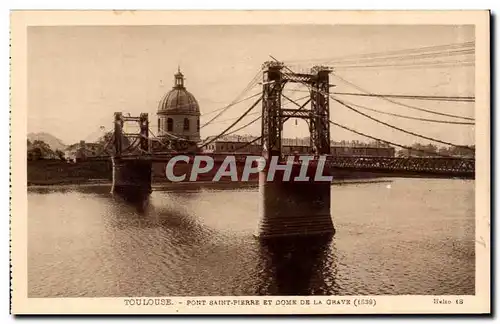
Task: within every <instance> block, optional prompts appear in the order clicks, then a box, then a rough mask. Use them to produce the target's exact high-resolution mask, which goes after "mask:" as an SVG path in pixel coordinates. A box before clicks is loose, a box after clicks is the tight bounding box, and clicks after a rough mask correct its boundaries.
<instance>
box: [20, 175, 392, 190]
mask: <svg viewBox="0 0 500 324" xmlns="http://www.w3.org/2000/svg"><path fill="white" fill-rule="evenodd" d="M390 182H393V180H391V179H386V178H385V179H383V178H380V179H350V180H349V179H345V180H334V181H332V183H331V185H332V186H343V185H354V184H370V183H390ZM111 185H112V184H111V182H110V181H106V180H95V181H94V182H91V181H87V182H81V183H51V184H28V191H29V190H32V191H36V190H38V189H40V190H46V189H49V190H59V189H60V190H72V189H74V190H76V189H87V188H95V187H101V188H108V189H109V188H111ZM258 187H259V183H258V181H248V182H229V181H220V182H212V181H199V182H175V183H172V182H170V183H167V182H164V183H153V184H152V189H153V191H178V190H183V191H185V190H197V189H205V190H235V189H250V188H258Z"/></svg>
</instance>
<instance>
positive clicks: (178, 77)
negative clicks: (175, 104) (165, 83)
mask: <svg viewBox="0 0 500 324" xmlns="http://www.w3.org/2000/svg"><path fill="white" fill-rule="evenodd" d="M174 77H175V83H174V89H184V74H182V72H181V68H180V66H178V67H177V73H176V74H175V75H174Z"/></svg>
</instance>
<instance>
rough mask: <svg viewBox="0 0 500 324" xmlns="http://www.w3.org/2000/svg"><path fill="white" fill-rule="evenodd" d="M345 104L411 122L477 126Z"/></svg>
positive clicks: (469, 123)
mask: <svg viewBox="0 0 500 324" xmlns="http://www.w3.org/2000/svg"><path fill="white" fill-rule="evenodd" d="M344 102H346V103H348V104H350V105H351V106H354V107H358V108H361V109H365V110H369V111H373V112H376V113H379V114H384V115H389V116H394V117H400V118H405V119H411V120H419V121H424V122H430V123H440V124H454V125H475V123H471V122H458V121H450V120H439V119H428V118H420V117H413V116H407V115H401V114H395V113H390V112H387V111H382V110H378V109H374V108H369V107H366V106H362V105H359V104H355V103H352V102H349V101H347V100H344Z"/></svg>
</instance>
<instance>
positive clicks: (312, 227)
mask: <svg viewBox="0 0 500 324" xmlns="http://www.w3.org/2000/svg"><path fill="white" fill-rule="evenodd" d="M284 69H285V66H284V64H283V63H281V62H266V63H265V64H264V73H263V83H262V84H263V99H262V153H263V157H264V158H265V159H266V167H265V168H264V170H263V171H261V172H260V174H259V192H260V201H259V203H260V208H259V210H260V218H261V220H260V225H259V229H258V232H257V234H256V236H258V237H259V238H263V239H274V238H282V237H296V236H318V235H328V236H331V235H333V234H334V233H335V228H334V226H333V221H332V218H331V212H330V199H331V194H330V190H331V183H330V182H324V181H321V182H320V181H316V180H315V178H314V174H315V173H316V168H317V167H318V166H317V164H311V165H310V166H309V169H308V174H310V175H311V174H312V175H313V176H310V177H309V179H308V180H306V181H293V179H294V178H295V177H296V176H298V175H299V174H300V169H301V167H300V165H299V166H297V165H296V166H294V168H293V169H292V170H293V171H292V173H291V176H290V179H289V181H284V179H283V175H284V174H283V172H282V171H278V172H277V173H276V174H274V177H270V176H269V173H270V168H269V165H270V163H271V161H272V160H273V158H274V159H277V161H278V163H280V164H285V163H286V162H285V161H283V152H282V149H281V133H282V131H283V124H284V122H285V121H286V120H288V119H289V118H304V119H306V120H308V122H309V130H310V133H311V155H314V156H315V157H316V158H318V157H319V156H320V155H326V154H329V153H330V128H329V127H330V123H329V118H330V117H329V102H328V97H329V96H328V93H329V87H330V85H329V73H330V71H331V70H329V69H328V68H324V67H315V68H313V69H312V70H311V73H310V74H303V73H293V72H283V70H284ZM290 82H295V83H302V84H305V85H306V86H307V87H308V88H309V90H310V93H311V106H312V107H311V109H308V110H307V109H303V107H301V108H299V109H295V110H292V109H283V108H282V107H281V96H282V90H283V87H284V86H285V85H286V84H287V83H290Z"/></svg>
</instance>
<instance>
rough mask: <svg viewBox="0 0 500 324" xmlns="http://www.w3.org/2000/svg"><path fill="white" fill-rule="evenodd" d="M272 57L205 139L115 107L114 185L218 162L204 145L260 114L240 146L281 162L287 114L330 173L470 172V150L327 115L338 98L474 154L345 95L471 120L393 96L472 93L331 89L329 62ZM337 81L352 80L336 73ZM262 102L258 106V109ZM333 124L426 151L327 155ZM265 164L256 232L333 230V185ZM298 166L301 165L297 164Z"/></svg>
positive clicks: (134, 184)
mask: <svg viewBox="0 0 500 324" xmlns="http://www.w3.org/2000/svg"><path fill="white" fill-rule="evenodd" d="M271 58H272V60H270V61H267V62H265V63H264V64H263V65H262V68H261V70H260V71H259V73H258V76H257V78H254V80H253V81H252V82H254V83H255V80H256V79H258V78H261V80H262V81H261V82H260V84H261V86H262V91H261V93H259V94H257V95H253V96H250V97H248V98H245V99H243V100H240V98H241V96H240V97H239V98H238V99H237V100H235V101H234V102H233V103H231V104H230V105H228V106H226V107H223V108H222V109H219V110H218V114H217V115H216V116H215V117H213V118H211V119H210V120H209V121H208V122H207V123H205V124H204V125H202V126H201V128H203V127H205V126H207V125H208V124H210V123H212V122H214V120H216V119H217V118H219V117H220V116H221V115H223V114H224V113H225V112H226V111H227V110H228V109H229V108H230V107H231V106H233V105H234V104H236V103H240V102H243V101H244V100H248V99H250V98H255V101H254V102H253V104H251V105H250V106H249V107H248V108H247V109H246V110H245V111H244V112H243V113H242V114H241V115H240V116H238V117H237V118H236V120H234V122H232V123H231V124H230V125H229V126H228V127H226V128H225V129H224V130H223V131H221V132H220V133H219V134H218V135H216V136H213V137H211V138H210V139H208V138H207V139H205V140H200V141H192V140H188V139H185V138H182V137H179V136H176V135H174V134H171V133H169V132H165V131H164V130H163V134H165V135H166V136H165V135H164V136H161V137H159V136H155V135H154V134H153V132H152V130H151V128H150V123H149V119H148V114H147V113H141V114H140V115H139V116H125V115H124V114H123V113H121V112H116V113H115V114H114V124H113V125H114V126H113V128H114V129H113V131H112V136H109V138H108V141H107V143H106V145H105V146H104V148H103V150H107V151H108V152H109V153H110V155H111V158H112V161H113V191H114V192H129V191H130V190H132V191H134V192H136V191H144V192H146V193H148V192H150V190H151V181H152V180H151V179H152V169H154V165H155V164H160V165H162V166H165V164H166V163H168V161H170V160H171V159H172V158H174V157H175V156H178V155H181V154H182V155H191V156H195V155H208V156H210V157H212V158H213V159H214V160H215V161H216V163H218V162H219V163H220V162H221V161H222V159H223V158H224V157H225V156H226V155H227V154H217V153H206V152H204V151H203V149H204V148H206V147H207V146H208V145H210V144H212V143H213V142H215V141H216V140H217V139H219V138H222V137H223V136H226V135H230V134H234V133H236V132H238V131H240V130H242V129H244V128H246V127H248V126H250V125H251V124H254V123H257V122H258V121H261V134H260V136H258V137H257V138H255V139H254V140H252V141H248V142H247V143H246V144H244V145H243V146H240V147H239V151H240V152H242V151H244V147H245V146H248V145H252V144H259V145H260V147H261V155H262V157H264V158H265V159H266V160H269V159H271V158H272V157H278V159H279V161H280V163H283V164H284V163H286V161H287V159H288V157H289V155H287V154H285V153H284V152H283V149H282V132H283V125H284V124H285V122H286V121H288V120H289V119H291V118H294V119H297V118H298V119H303V120H305V121H306V123H307V125H308V126H309V132H310V145H309V149H310V150H309V153H308V155H311V156H313V157H314V158H315V159H318V158H319V157H321V156H323V157H325V158H326V160H325V165H324V167H325V169H326V170H327V172H329V174H333V175H335V173H336V172H339V171H347V172H374V173H377V172H379V173H384V174H390V173H394V174H397V175H398V176H402V177H404V176H420V177H444V178H464V179H474V176H475V160H474V158H473V157H462V156H451V155H448V154H445V153H440V152H438V151H427V150H425V149H419V148H414V147H409V146H407V145H403V144H401V143H398V142H396V141H395V140H387V139H382V138H379V137H376V136H374V135H372V134H368V133H367V132H364V131H361V130H359V129H355V128H353V127H352V126H348V125H343V124H340V123H339V122H337V121H335V120H333V119H332V118H331V116H330V103H331V102H333V103H336V104H338V105H340V106H342V107H344V108H345V109H348V110H350V111H352V112H354V113H356V114H358V115H360V116H363V117H364V118H367V119H369V120H371V121H373V122H375V123H378V124H381V125H383V126H385V127H389V128H391V129H393V130H395V131H398V132H401V133H405V134H408V135H411V136H414V137H417V138H421V139H425V140H428V141H431V142H435V143H441V144H445V145H449V146H451V147H455V148H458V149H461V150H464V151H469V152H470V153H471V155H472V156H474V147H471V146H466V145H460V144H456V143H451V142H449V141H445V140H442V139H439V138H435V137H431V136H428V135H424V134H421V133H417V132H414V131H409V130H406V129H404V128H402V127H400V126H397V125H394V124H391V123H388V122H385V121H383V120H380V119H378V118H376V117H374V116H373V115H370V114H369V113H367V112H366V111H375V112H377V110H376V109H373V108H369V107H366V106H363V105H359V104H353V103H352V102H350V101H348V100H346V99H343V98H344V97H349V96H363V97H377V98H381V99H383V100H386V101H388V102H391V103H394V104H400V105H404V106H406V107H407V108H410V109H414V110H420V111H425V112H429V113H434V114H436V115H440V116H442V117H447V118H453V120H450V119H447V120H444V119H441V120H440V119H426V118H420V117H411V116H406V115H402V114H393V113H387V112H383V111H378V112H379V113H382V114H384V113H385V114H389V115H393V116H394V117H401V118H409V119H415V120H419V121H424V122H434V123H444V124H449V125H457V126H459V125H474V119H473V118H469V117H465V116H459V115H455V114H448V113H443V112H437V111H431V110H428V109H424V108H419V107H417V106H411V105H407V104H403V103H402V102H399V101H397V100H400V99H408V98H414V99H418V100H438V101H439V100H442V101H465V102H474V97H446V96H410V95H394V94H374V93H370V92H369V91H367V90H365V89H362V88H360V87H358V86H356V85H355V84H352V83H351V84H352V86H354V87H355V88H356V89H358V90H359V91H360V92H356V93H347V92H333V91H331V88H332V87H333V86H334V85H332V84H331V83H330V75H331V74H334V75H335V72H334V70H333V69H332V68H330V67H328V66H322V65H316V66H313V67H312V68H311V69H310V71H309V72H307V73H304V72H300V73H298V72H294V71H293V70H292V69H291V68H290V67H288V66H287V65H286V64H284V63H283V62H280V61H279V60H277V59H275V58H274V57H271ZM335 76H336V77H337V78H339V79H340V80H342V81H344V82H346V83H349V81H347V80H345V79H343V78H341V77H340V76H338V75H335ZM289 84H297V85H300V86H303V87H305V92H307V93H308V95H307V97H304V98H307V101H306V102H304V103H298V102H297V101H298V100H294V99H291V98H290V97H289V96H287V95H286V94H285V93H284V89H285V87H286V86H287V85H289ZM282 100H286V101H288V102H290V103H291V104H293V105H294V106H295V108H293V109H292V108H284V107H283V104H282ZM257 107H259V108H260V110H259V108H257ZM250 115H257V117H256V118H255V119H253V120H252V121H250V122H249V123H247V124H244V125H238V124H240V123H241V121H242V120H243V119H244V118H245V117H247V116H250ZM125 123H136V124H138V125H139V131H138V132H137V133H126V132H125V131H124V125H125ZM331 126H335V127H339V128H342V129H344V130H346V131H349V132H352V133H354V134H356V135H359V136H363V137H366V138H368V139H371V140H374V141H377V142H379V143H384V144H385V145H389V146H393V147H399V148H402V149H406V150H408V151H411V152H418V153H422V155H424V156H406V157H382V156H357V155H352V156H336V155H332V154H331V151H330V150H331V148H330V146H331V134H330V127H331ZM247 155H255V154H250V153H248V154H244V153H240V154H235V156H236V160H237V162H238V163H244V162H245V158H246V156H247ZM267 172H268V170H267V169H264V170H262V171H261V172H260V175H259V187H260V188H261V190H260V192H261V202H260V203H261V206H262V208H261V213H262V217H261V218H262V222H261V225H260V227H259V231H258V234H259V236H261V237H276V236H283V235H304V234H306V235H309V234H325V233H326V234H328V233H330V234H331V233H333V232H334V226H333V223H332V220H331V215H330V198H331V197H330V184H324V183H315V182H314V181H312V180H311V181H306V182H280V181H268V180H267V178H266V174H267ZM297 172H298V171H297Z"/></svg>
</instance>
